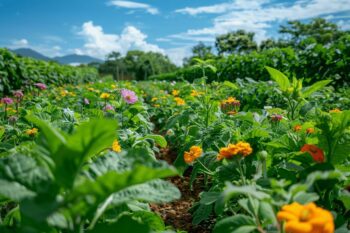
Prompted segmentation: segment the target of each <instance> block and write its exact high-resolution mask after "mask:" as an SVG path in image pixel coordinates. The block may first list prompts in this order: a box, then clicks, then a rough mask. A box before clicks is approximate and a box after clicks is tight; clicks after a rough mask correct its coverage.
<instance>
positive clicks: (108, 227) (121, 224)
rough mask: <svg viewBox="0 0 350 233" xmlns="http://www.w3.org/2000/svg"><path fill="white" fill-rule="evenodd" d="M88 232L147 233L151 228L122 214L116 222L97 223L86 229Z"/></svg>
mask: <svg viewBox="0 0 350 233" xmlns="http://www.w3.org/2000/svg"><path fill="white" fill-rule="evenodd" d="M88 232H89V233H116V232H118V233H130V232H135V233H136V232H137V233H149V232H151V229H150V228H149V227H148V226H147V225H146V224H144V223H141V222H139V221H137V220H135V219H133V218H132V217H131V216H127V215H124V216H122V217H121V218H120V219H118V221H117V222H114V223H112V224H104V223H101V224H98V225H96V227H95V228H94V229H93V230H91V231H88Z"/></svg>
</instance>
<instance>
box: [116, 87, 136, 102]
mask: <svg viewBox="0 0 350 233" xmlns="http://www.w3.org/2000/svg"><path fill="white" fill-rule="evenodd" d="M120 93H121V95H122V97H123V99H124V100H125V101H126V102H127V103H128V104H134V103H135V102H136V101H137V96H136V94H135V92H133V91H131V90H128V89H122V90H121V91H120Z"/></svg>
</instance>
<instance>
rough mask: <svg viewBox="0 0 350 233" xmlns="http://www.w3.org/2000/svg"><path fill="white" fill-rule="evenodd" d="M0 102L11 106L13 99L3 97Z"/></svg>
mask: <svg viewBox="0 0 350 233" xmlns="http://www.w3.org/2000/svg"><path fill="white" fill-rule="evenodd" d="M1 102H3V103H4V104H13V99H11V98H9V97H4V98H2V99H1Z"/></svg>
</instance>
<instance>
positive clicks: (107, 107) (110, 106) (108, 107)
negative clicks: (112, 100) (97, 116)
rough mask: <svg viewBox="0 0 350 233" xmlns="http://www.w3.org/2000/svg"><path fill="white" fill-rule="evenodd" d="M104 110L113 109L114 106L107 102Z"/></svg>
mask: <svg viewBox="0 0 350 233" xmlns="http://www.w3.org/2000/svg"><path fill="white" fill-rule="evenodd" d="M104 110H105V111H113V110H114V108H113V106H112V105H109V104H107V105H106V107H104Z"/></svg>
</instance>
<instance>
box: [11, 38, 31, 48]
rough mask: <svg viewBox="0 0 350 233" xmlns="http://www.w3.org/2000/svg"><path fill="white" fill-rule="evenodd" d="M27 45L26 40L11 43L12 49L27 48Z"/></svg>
mask: <svg viewBox="0 0 350 233" xmlns="http://www.w3.org/2000/svg"><path fill="white" fill-rule="evenodd" d="M28 45H29V42H28V40H27V39H20V40H14V41H12V47H17V48H21V47H27V46H28Z"/></svg>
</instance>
